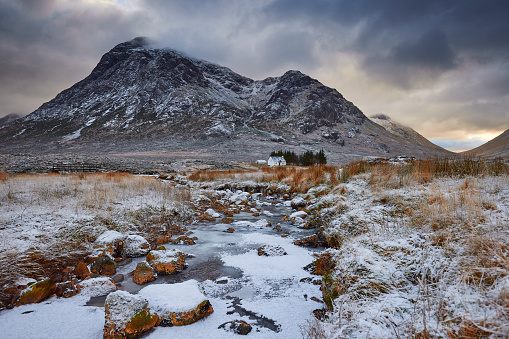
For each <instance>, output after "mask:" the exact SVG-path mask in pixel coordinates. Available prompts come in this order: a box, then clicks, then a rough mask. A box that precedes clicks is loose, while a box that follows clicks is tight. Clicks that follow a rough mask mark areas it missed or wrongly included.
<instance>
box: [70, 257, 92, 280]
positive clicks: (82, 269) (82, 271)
mask: <svg viewBox="0 0 509 339" xmlns="http://www.w3.org/2000/svg"><path fill="white" fill-rule="evenodd" d="M74 274H75V275H76V278H78V279H81V280H83V279H85V278H87V277H89V276H90V270H89V269H88V266H87V264H85V263H84V262H83V261H82V262H80V263H79V264H78V265H77V266H76V268H75V269H74Z"/></svg>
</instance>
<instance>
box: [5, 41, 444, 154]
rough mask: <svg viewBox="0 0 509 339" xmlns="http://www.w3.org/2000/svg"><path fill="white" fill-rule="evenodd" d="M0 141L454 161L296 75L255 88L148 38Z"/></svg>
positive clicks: (22, 146) (19, 147)
mask: <svg viewBox="0 0 509 339" xmlns="http://www.w3.org/2000/svg"><path fill="white" fill-rule="evenodd" d="M0 140H2V142H3V143H5V144H6V145H7V147H5V148H4V153H5V152H17V151H26V150H30V151H31V152H49V151H53V152H55V151H56V152H59V151H65V150H67V149H69V148H70V147H72V148H73V150H79V151H83V152H119V151H123V152H126V151H133V150H140V149H143V150H146V149H147V147H150V148H151V149H152V150H153V149H164V150H166V149H176V148H178V149H182V150H187V151H189V150H193V151H200V152H203V151H204V152H208V153H217V152H220V153H221V152H223V153H224V154H227V155H228V156H232V157H233V156H235V154H237V155H238V156H240V158H242V157H244V158H245V159H243V158H242V159H239V160H253V159H254V158H255V157H259V156H263V158H265V154H266V153H267V150H271V149H275V148H277V149H279V148H285V149H292V150H295V151H297V152H301V151H304V150H309V149H311V150H318V149H320V148H324V149H325V150H326V151H327V152H328V154H329V155H331V156H330V157H329V158H330V159H331V160H333V161H342V159H346V158H348V159H350V158H352V159H353V158H358V157H363V156H380V155H384V156H385V155H387V156H390V155H398V154H406V155H414V156H418V157H424V156H430V155H434V156H436V155H445V156H447V155H449V154H450V153H449V152H447V151H445V150H442V149H437V148H436V147H433V146H434V145H432V144H431V145H426V144H424V143H420V144H413V141H408V140H406V139H405V138H401V137H400V136H398V135H394V134H392V133H389V132H388V131H386V130H385V129H383V128H381V127H380V126H379V125H377V124H374V123H373V122H371V121H370V120H369V119H367V118H366V116H365V115H364V114H363V113H362V112H361V111H360V110H359V109H358V108H357V107H356V106H355V105H353V104H352V103H351V102H349V101H348V100H346V99H345V98H344V97H343V96H342V95H341V94H340V93H339V92H338V91H336V90H335V89H332V88H329V87H326V86H324V85H322V84H321V83H320V82H319V81H317V80H315V79H312V78H311V77H309V76H307V75H305V74H302V73H301V72H299V71H288V72H286V73H285V74H284V75H282V76H281V77H272V78H267V79H264V80H259V81H255V80H252V79H249V78H246V77H244V76H241V75H239V74H237V73H235V72H233V71H232V70H230V69H228V68H226V67H223V66H219V65H216V64H213V63H210V62H207V61H204V60H198V59H194V58H190V57H188V56H186V55H184V54H183V53H180V52H177V51H174V50H171V49H160V48H152V47H151V46H150V42H149V40H148V39H146V38H135V39H133V40H131V41H128V42H124V43H121V44H119V45H117V46H115V47H114V48H113V49H112V50H111V51H109V52H108V53H106V54H105V55H104V56H103V57H102V58H101V60H100V61H99V63H98V65H97V66H96V67H95V68H94V70H93V71H92V72H91V74H90V75H89V76H88V77H86V78H85V79H83V80H82V81H80V82H78V83H76V84H75V85H73V86H72V87H71V88H69V89H66V90H64V91H63V92H61V93H60V94H58V95H57V96H56V97H55V98H54V99H53V100H51V101H49V102H47V103H45V104H43V105H42V106H41V107H40V108H39V109H37V110H36V111H35V112H33V113H32V114H30V115H28V116H27V117H25V118H24V119H22V120H20V121H18V122H17V123H13V124H11V125H9V126H8V128H4V129H0ZM9 145H10V146H9ZM12 145H15V146H12ZM42 145H43V146H44V147H42ZM246 147H248V148H249V151H250V153H249V155H244V154H245V153H246V152H245V151H246ZM237 158H238V157H236V159H237Z"/></svg>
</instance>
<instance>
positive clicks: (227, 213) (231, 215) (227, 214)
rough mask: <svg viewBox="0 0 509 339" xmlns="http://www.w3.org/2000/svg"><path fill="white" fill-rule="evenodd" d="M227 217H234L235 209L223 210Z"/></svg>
mask: <svg viewBox="0 0 509 339" xmlns="http://www.w3.org/2000/svg"><path fill="white" fill-rule="evenodd" d="M223 213H224V216H225V217H229V218H232V217H233V211H230V210H226V211H224V212H223Z"/></svg>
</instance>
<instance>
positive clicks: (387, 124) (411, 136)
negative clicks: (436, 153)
mask: <svg viewBox="0 0 509 339" xmlns="http://www.w3.org/2000/svg"><path fill="white" fill-rule="evenodd" d="M369 118H370V119H371V121H373V122H375V123H377V124H378V125H380V126H382V127H383V128H385V129H386V130H387V131H389V132H391V133H393V134H395V135H398V136H400V137H402V138H404V139H406V140H408V141H410V142H411V143H413V144H415V145H420V146H423V147H429V148H436V149H437V150H444V149H443V148H442V147H440V146H437V145H435V144H434V143H432V142H431V141H429V140H428V139H426V138H425V137H423V136H422V135H421V134H419V133H418V132H417V131H415V130H414V129H413V128H410V127H408V126H405V125H402V124H400V123H399V122H396V121H394V120H392V119H391V118H390V117H389V116H387V115H385V114H376V115H373V116H371V117H369Z"/></svg>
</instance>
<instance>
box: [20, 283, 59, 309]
mask: <svg viewBox="0 0 509 339" xmlns="http://www.w3.org/2000/svg"><path fill="white" fill-rule="evenodd" d="M55 289H56V283H55V282H54V281H53V280H51V279H49V278H47V279H44V280H42V281H39V282H36V283H35V284H32V285H30V286H28V287H27V288H26V289H25V290H24V291H23V293H21V295H20V296H19V299H18V301H17V302H16V306H21V305H26V304H34V303H38V302H41V301H43V300H45V299H46V298H48V297H49V296H50V295H52V294H53V293H55Z"/></svg>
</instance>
